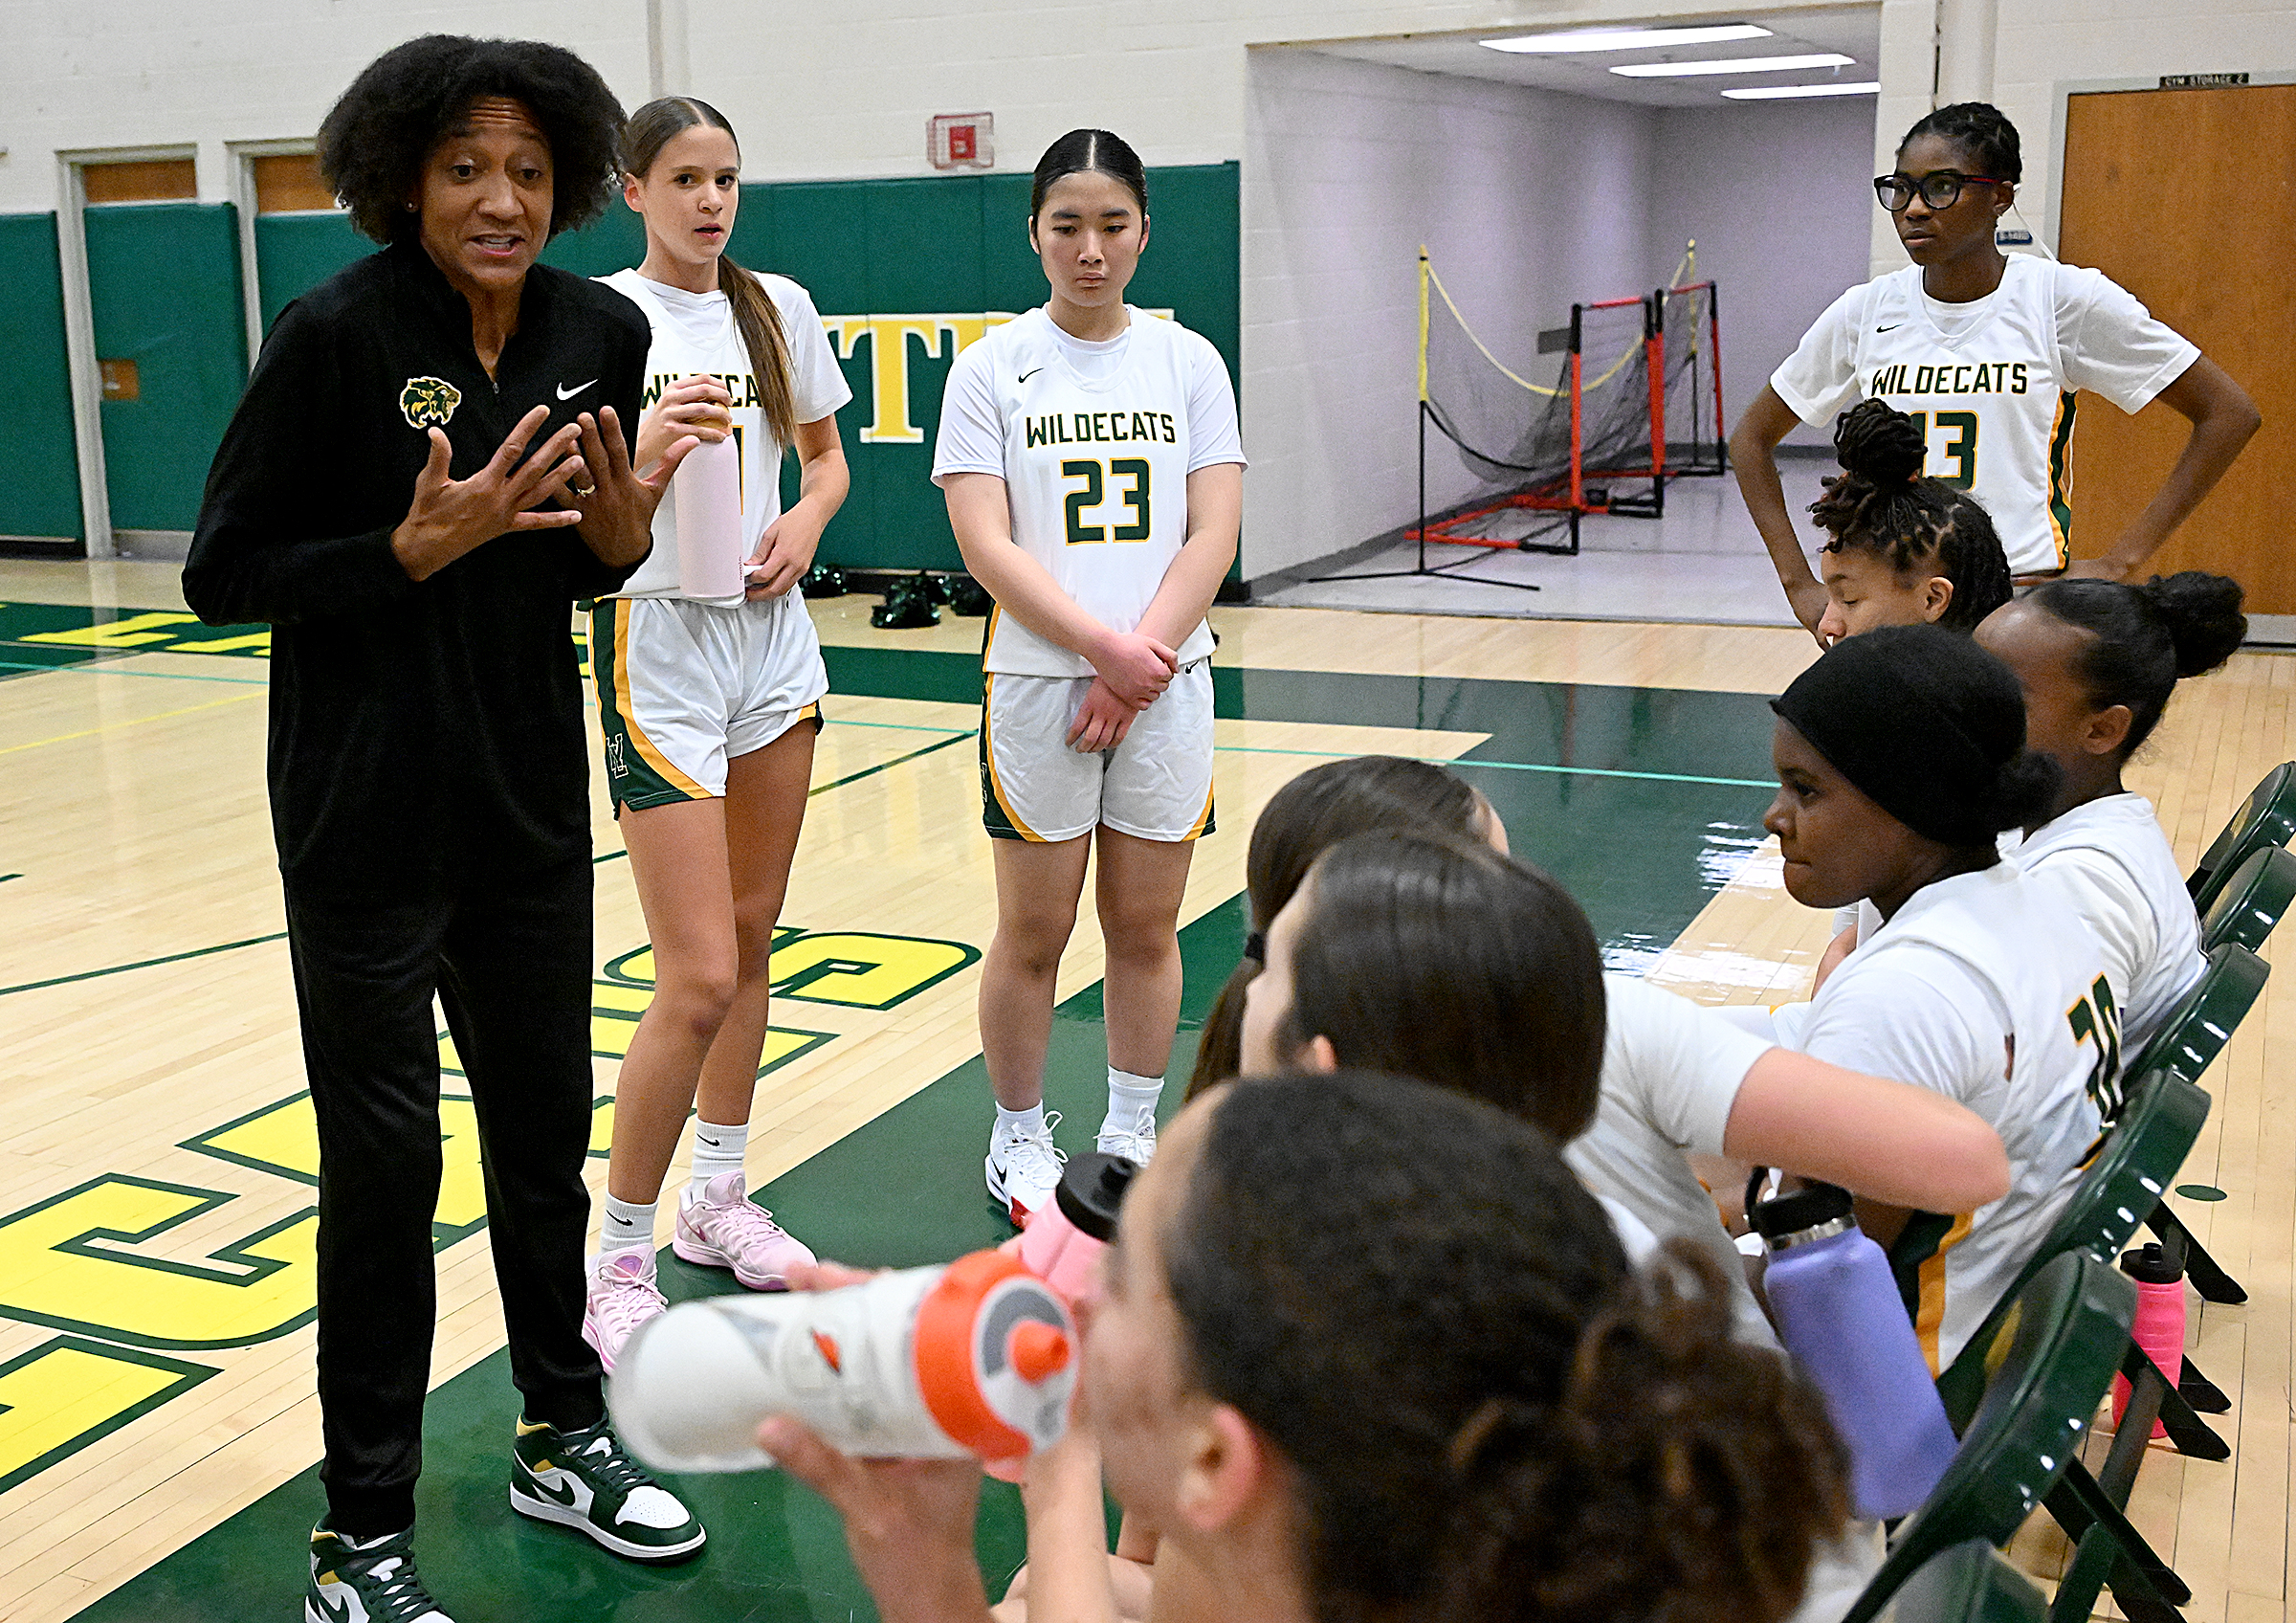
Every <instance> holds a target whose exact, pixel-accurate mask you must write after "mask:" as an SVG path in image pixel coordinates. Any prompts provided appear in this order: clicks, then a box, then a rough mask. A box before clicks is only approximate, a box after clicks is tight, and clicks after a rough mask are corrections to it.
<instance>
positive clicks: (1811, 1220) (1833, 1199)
mask: <svg viewBox="0 0 2296 1623" xmlns="http://www.w3.org/2000/svg"><path fill="white" fill-rule="evenodd" d="M1849 1212H1850V1197H1849V1191H1848V1190H1847V1189H1842V1188H1839V1187H1837V1186H1836V1185H1833V1184H1812V1185H1810V1186H1809V1187H1808V1188H1806V1189H1796V1190H1795V1191H1794V1192H1793V1193H1792V1194H1781V1195H1778V1196H1777V1197H1776V1198H1775V1199H1772V1200H1765V1201H1760V1202H1757V1203H1756V1204H1755V1209H1754V1212H1753V1217H1754V1227H1755V1233H1756V1234H1760V1235H1761V1236H1762V1238H1764V1239H1766V1240H1774V1239H1777V1237H1778V1236H1779V1235H1781V1234H1800V1233H1801V1232H1802V1231H1803V1230H1805V1229H1815V1228H1817V1227H1818V1226H1819V1225H1820V1224H1821V1223H1832V1222H1836V1221H1839V1220H1840V1219H1842V1218H1843V1217H1846V1216H1848V1215H1849Z"/></svg>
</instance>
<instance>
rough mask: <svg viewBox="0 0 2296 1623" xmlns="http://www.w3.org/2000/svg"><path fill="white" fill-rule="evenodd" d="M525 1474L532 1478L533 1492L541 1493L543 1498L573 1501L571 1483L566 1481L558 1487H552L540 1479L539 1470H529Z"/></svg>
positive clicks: (567, 1502)
mask: <svg viewBox="0 0 2296 1623" xmlns="http://www.w3.org/2000/svg"><path fill="white" fill-rule="evenodd" d="M527 1475H528V1476H529V1477H531V1478H533V1487H534V1490H535V1492H537V1493H539V1494H541V1496H542V1497H543V1498H544V1499H554V1500H556V1501H558V1502H559V1503H561V1504H572V1503H573V1502H574V1484H573V1483H571V1482H567V1483H564V1484H563V1485H562V1486H559V1487H552V1486H551V1485H550V1484H549V1483H548V1482H545V1481H543V1480H542V1478H541V1474H540V1473H539V1472H532V1471H530V1472H528V1473H527Z"/></svg>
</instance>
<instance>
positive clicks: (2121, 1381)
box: [2112, 1242, 2184, 1437]
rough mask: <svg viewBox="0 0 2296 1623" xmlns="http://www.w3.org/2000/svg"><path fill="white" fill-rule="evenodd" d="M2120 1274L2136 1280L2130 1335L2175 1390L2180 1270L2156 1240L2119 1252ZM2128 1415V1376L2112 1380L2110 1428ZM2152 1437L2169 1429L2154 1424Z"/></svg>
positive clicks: (2179, 1357) (2179, 1359)
mask: <svg viewBox="0 0 2296 1623" xmlns="http://www.w3.org/2000/svg"><path fill="white" fill-rule="evenodd" d="M2121 1272H2122V1273H2124V1274H2126V1275H2128V1276H2129V1277H2130V1278H2131V1279H2134V1280H2135V1281H2136V1323H2134V1324H2133V1325H2131V1326H2130V1332H2129V1333H2130V1335H2131V1336H2133V1337H2135V1338H2136V1345H2138V1346H2141V1347H2143V1348H2144V1349H2145V1351H2146V1352H2148V1353H2150V1354H2151V1355H2152V1362H2153V1363H2155V1364H2157V1365H2159V1366H2160V1372H2161V1373H2162V1374H2164V1375H2166V1376H2167V1377H2168V1378H2169V1385H2170V1386H2172V1387H2173V1386H2175V1384H2176V1383H2177V1381H2178V1380H2179V1379H2180V1378H2181V1377H2182V1376H2183V1374H2184V1270H2183V1269H2181V1268H2179V1267H2177V1266H2176V1259H2175V1257H2173V1256H2170V1255H2169V1254H2168V1253H2167V1252H2165V1251H2163V1250H2162V1249H2161V1248H2160V1246H2159V1244H2158V1243H2157V1242H2154V1243H2149V1244H2146V1245H2141V1246H2139V1247H2137V1248H2136V1249H2135V1250H2134V1251H2124V1252H2122V1253H2121ZM2127 1412H2129V1378H2128V1377H2127V1376H2126V1375H2115V1376H2114V1377H2113V1378H2112V1425H2113V1429H2114V1430H2115V1431H2118V1430H2119V1429H2120V1425H2121V1416H2122V1415H2124V1414H2126V1413H2127ZM2152 1434H2153V1435H2154V1436H2156V1437H2165V1436H2167V1435H2168V1434H2169V1429H2168V1428H2167V1427H2166V1426H2163V1425H2162V1424H2161V1423H2160V1422H2159V1421H2157V1420H2155V1421H2153V1422H2152Z"/></svg>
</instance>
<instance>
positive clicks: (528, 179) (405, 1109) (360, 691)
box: [184, 34, 703, 1623]
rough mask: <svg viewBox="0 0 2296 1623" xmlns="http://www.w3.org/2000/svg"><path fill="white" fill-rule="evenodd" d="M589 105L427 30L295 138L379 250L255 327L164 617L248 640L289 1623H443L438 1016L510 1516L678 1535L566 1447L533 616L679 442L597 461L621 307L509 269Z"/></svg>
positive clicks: (593, 1364)
mask: <svg viewBox="0 0 2296 1623" xmlns="http://www.w3.org/2000/svg"><path fill="white" fill-rule="evenodd" d="M621 125H622V110H621V108H620V106H619V105H618V104H617V103H616V102H615V100H614V97H613V94H612V93H611V92H610V91H609V90H607V87H606V84H605V82H604V81H603V80H601V79H600V78H599V77H598V75H597V73H596V72H595V71H594V70H593V69H591V68H590V66H589V65H588V64H587V63H585V62H584V61H583V60H582V59H581V58H580V57H578V56H574V55H573V54H572V53H570V52H567V51H564V50H562V49H561V48H559V47H557V46H554V45H543V44H537V43H532V42H526V41H517V40H476V39H464V38H457V37H453V36H449V35H443V34H433V35H431V36H428V37H425V38H421V39H415V40H411V41H409V42H408V43H407V44H405V45H402V46H399V47H398V48H397V49H395V50H392V51H390V52H387V53H386V54H385V55H384V56H382V57H380V58H379V59H378V60H376V61H375V62H374V63H372V64H371V65H370V66H369V67H368V68H367V69H366V70H365V71H364V73H362V74H361V75H360V76H359V78H357V80H356V81H354V82H353V83H352V85H351V87H350V88H349V89H348V90H347V91H345V92H344V93H343V95H342V100H339V101H338V102H337V103H336V104H335V108H334V110H333V111H332V112H331V113H329V114H328V115H327V119H326V122H325V123H324V124H323V125H322V126H321V128H320V141H319V149H320V167H321V170H322V171H323V172H324V174H325V175H326V177H327V179H328V181H329V183H330V184H331V185H332V186H333V187H334V188H335V190H336V193H337V195H338V196H340V197H341V198H342V202H343V204H344V205H345V207H346V208H348V209H349V211H350V214H351V219H352V221H353V223H354V224H356V225H357V226H358V228H359V229H360V230H361V231H362V232H364V233H366V234H367V235H368V236H370V237H373V238H374V239H375V240H376V241H378V242H381V243H382V244H384V247H383V250H382V252H380V253H378V254H374V255H371V256H368V257H366V258H364V259H362V260H360V261H358V262H357V263H355V264H352V265H351V266H349V267H348V268H346V269H345V270H343V271H342V272H341V273H340V274H338V275H337V276H335V277H333V278H329V279H328V280H327V281H325V282H323V283H321V284H320V286H318V287H316V288H314V289H313V290H312V291H310V292H309V293H306V294H305V295H303V297H302V298H300V299H298V300H296V301H295V302H294V303H292V304H290V305H289V306H288V307H287V308H286V309H285V310H283V311H282V312H280V315H279V318H278V321H277V322H276V324H275V325H274V326H273V328H272V330H271V333H270V335H269V337H268V338H267V339H266V341H265V343H264V345H263V351H262V355H261V357H260V358H259V359H258V361H257V362H256V365H255V368H254V375H253V376H252V377H251V378H250V379H249V382H248V388H247V393H246V395H245V397H244V398H243V399H242V400H241V402H240V405H239V409H238V411H237V413H236V414H235V415H234V416H233V417H232V425H231V428H230V430H229V431H228V432H227V433H226V434H225V436H224V441H223V445H222V448H221V449H220V450H219V451H218V452H217V453H216V456H215V463H214V467H213V469H212V471H211V472H210V475H209V479H208V488H207V495H206V499H205V501H204V503H203V505H202V507H201V511H200V518H199V528H198V532H197V534H196V536H195V538H194V540H193V544H192V548H191V554H190V557H189V559H188V562H187V563H186V565H185V567H184V595H185V599H186V601H187V602H188V603H189V605H190V606H191V608H192V609H194V610H195V611H197V612H198V613H199V615H200V616H201V618H203V619H205V620H206V621H208V622H209V623H210V624H215V625H220V624H227V623H240V622H250V621H263V622H269V623H270V624H271V625H272V626H273V627H274V628H275V631H274V637H273V645H272V682H271V747H270V782H271V803H272V821H273V828H274V833H275V834H276V840H277V845H278V852H279V871H280V877H281V880H282V883H283V887H284V890H285V893H286V895H285V900H286V913H287V934H288V945H289V952H290V955H291V958H292V962H293V964H294V969H295V986H296V1000H297V1005H298V1011H299V1013H300V1018H301V1025H302V1037H303V1055H304V1067H305V1070H306V1073H307V1075H308V1077H309V1080H310V1088H311V1104H312V1109H313V1112H314V1114H315V1115H316V1117H317V1119H318V1131H319V1146H320V1174H319V1212H320V1227H319V1236H318V1273H319V1392H320V1408H321V1412H322V1417H323V1424H324V1434H325V1444H326V1460H325V1464H324V1466H323V1468H322V1470H321V1473H320V1475H321V1479H322V1480H323V1481H324V1482H325V1484H326V1492H327V1513H326V1518H325V1520H324V1521H322V1522H321V1523H320V1525H319V1526H318V1527H317V1528H316V1529H315V1530H314V1532H313V1533H312V1537H311V1551H310V1562H311V1564H310V1570H309V1580H308V1588H307V1590H306V1591H305V1601H304V1613H305V1616H306V1617H307V1618H311V1619H318V1618H322V1617H325V1618H337V1619H358V1620H368V1619H372V1620H388V1623H417V1620H420V1623H445V1620H446V1613H445V1612H444V1611H443V1609H441V1608H440V1607H439V1606H438V1605H437V1604H436V1603H435V1602H434V1601H432V1600H431V1597H430V1595H429V1593H428V1592H427V1591H426V1590H424V1588H423V1584H422V1580H421V1578H420V1576H419V1575H418V1574H417V1572H416V1570H415V1566H414V1558H413V1549H412V1542H411V1541H412V1537H413V1527H414V1481H415V1477H416V1474H417V1473H418V1471H419V1470H420V1467H421V1436H422V1414H423V1399H424V1394H425V1391H426V1389H427V1387H428V1378H429V1374H430V1364H431V1324H432V1323H433V1321H434V1319H435V1317H436V1311H435V1309H436V1285H435V1279H434V1277H433V1264H432V1251H431V1216H432V1213H433V1212H434V1211H435V1210H436V1208H437V1204H438V1192H439V1179H440V1170H441V1167H440V1161H441V1158H440V1149H439V1145H440V1133H439V1120H438V1091H439V1075H438V1073H439V1043H438V1039H437V1032H436V1028H435V1026H434V1024H433V1017H432V1014H431V1001H432V999H433V997H435V998H436V999H437V1000H438V1002H439V1003H440V1004H441V1005H442V1006H443V1007H444V1009H445V1012H446V1017H447V1024H448V1027H449V1029H450V1030H451V1031H452V1033H453V1041H454V1051H455V1053H456V1055H457V1056H459V1057H458V1062H459V1064H460V1065H461V1067H462V1069H463V1071H464V1072H465V1074H466V1078H467V1080H466V1086H467V1089H468V1091H469V1093H470V1095H471V1097H472V1099H473V1101H474V1102H475V1108H476V1111H477V1120H478V1129H479V1140H480V1148H481V1154H482V1156H483V1159H484V1161H485V1165H486V1186H487V1209H488V1220H489V1224H490V1228H491V1235H490V1237H491V1240H492V1244H493V1250H494V1256H495V1265H496V1274H497V1279H498V1281H499V1284H500V1290H501V1298H502V1312H503V1320H504V1323H505V1325H506V1328H507V1330H508V1335H509V1343H510V1361H511V1369H512V1375H513V1379H514V1381H515V1382H516V1384H517V1386H518V1388H519V1392H520V1394H521V1398H522V1401H523V1407H524V1413H523V1415H522V1417H520V1419H519V1424H518V1426H517V1428H516V1431H515V1434H514V1435H513V1436H512V1437H510V1438H506V1441H509V1442H510V1444H511V1448H510V1451H509V1452H510V1455H511V1458H510V1462H509V1468H510V1478H511V1481H510V1498H511V1503H512V1505H513V1507H514V1508H516V1509H518V1510H519V1511H521V1512H523V1513H524V1514H526V1515H528V1516H533V1517H537V1518H540V1519H542V1520H547V1521H552V1522H558V1523H564V1524H567V1525H570V1526H572V1527H574V1528H575V1529H577V1530H579V1531H581V1532H583V1533H585V1534H587V1535H588V1536H589V1537H590V1538H592V1539H594V1540H596V1541H597V1542H598V1543H599V1544H601V1545H605V1546H606V1547H607V1548H608V1549H610V1550H612V1551H614V1552H615V1553H617V1554H620V1555H623V1556H627V1557H629V1558H631V1559H633V1560H639V1561H657V1562H658V1561H673V1560H677V1559H680V1558H682V1557H684V1556H687V1555H690V1554H692V1553H693V1552H695V1550H697V1549H699V1548H700V1547H701V1545H702V1542H703V1534H702V1530H701V1527H700V1525H699V1524H698V1523H696V1522H695V1519H694V1517H693V1515H692V1514H691V1513H690V1512H689V1511H688V1510H687V1509H686V1507H685V1506H684V1505H683V1504H681V1503H680V1502H679V1501H677V1500H676V1499H675V1498H673V1496H672V1495H671V1494H670V1493H669V1492H668V1491H667V1490H665V1489H663V1488H662V1487H660V1486H658V1485H656V1484H655V1483H653V1482H652V1481H651V1479H650V1478H647V1477H646V1475H645V1474H644V1473H643V1472H642V1471H641V1470H639V1469H638V1467H637V1466H635V1465H634V1464H632V1463H631V1462H630V1460H629V1456H627V1455H625V1454H624V1453H623V1451H622V1447H621V1444H620V1443H619V1442H618V1441H617V1440H616V1439H615V1437H614V1435H613V1434H612V1432H611V1431H610V1430H609V1429H608V1428H607V1423H606V1413H605V1407H604V1404H603V1401H602V1393H601V1385H602V1376H601V1371H600V1368H599V1364H598V1359H597V1355H596V1354H595V1353H594V1352H592V1351H591V1349H590V1348H589V1346H588V1345H586V1344H585V1342H584V1341H583V1338H582V1315H583V1300H584V1289H583V1240H584V1234H585V1229H586V1227H587V1218H588V1214H589V1194H588V1190H587V1189H586V1188H585V1185H584V1182H583V1166H584V1158H585V1153H586V1151H587V1147H588V1143H589V1134H590V1103H591V1076H590V1054H589V1048H590V1039H589V1002H590V998H589V979H590V952H591V942H590V887H591V867H590V834H589V796H588V778H587V763H586V749H587V746H586V743H585V736H584V730H583V719H582V695H581V687H580V683H579V678H578V676H577V672H576V665H575V658H574V651H573V647H572V645H571V643H570V641H569V639H568V637H567V614H568V609H569V606H570V605H571V604H572V603H573V602H574V601H575V600H576V599H578V598H591V597H597V596H601V595H603V594H605V593H607V592H610V591H612V590H614V589H616V588H618V587H619V586H620V585H621V584H622V582H623V581H624V580H625V579H627V578H628V576H629V572H630V570H631V569H632V568H633V567H635V566H636V565H637V564H638V563H639V561H640V560H642V559H643V558H644V557H645V556H646V553H647V550H648V547H649V545H651V522H652V519H653V511H654V508H655V506H656V504H657V503H658V502H659V500H660V499H661V492H662V489H663V488H664V486H665V485H666V484H667V482H668V480H669V477H670V474H671V471H672V470H673V468H674V467H675V466H676V464H677V462H678V460H679V458H680V457H681V456H684V455H685V453H686V452H687V451H688V450H690V449H691V448H692V447H693V445H694V443H695V441H694V440H693V439H692V438H690V437H689V438H685V439H681V440H680V441H678V443H677V444H675V445H673V446H672V447H670V448H669V449H668V450H667V451H666V452H665V454H664V455H663V456H662V457H661V460H660V464H659V466H658V467H657V468H656V469H655V470H653V471H652V472H651V475H650V476H649V477H648V478H639V477H638V475H637V474H636V473H635V472H634V471H633V470H632V468H631V466H630V458H629V448H628V444H627V441H626V439H625V437H624V426H623V425H625V424H629V425H632V426H633V427H634V425H635V424H636V422H637V419H638V414H639V404H640V389H641V383H642V377H643V372H644V367H645V364H646V349H647V343H648V332H647V325H646V320H645V318H644V317H643V316H642V315H640V314H639V312H638V311H637V309H636V308H635V307H634V306H633V305H631V304H630V302H629V300H627V299H625V298H623V297H622V295H620V294H619V293H616V292H614V291H613V290H612V289H610V288H607V287H604V286H601V285H600V284H598V283H596V282H592V281H588V280H585V279H584V278H578V277H572V276H568V275H566V274H564V273H563V272H560V271H555V270H551V269H548V268H545V267H542V266H539V265H537V264H536V263H535V258H536V256H537V255H539V254H540V253H541V250H542V247H543V245H544V244H545V243H547V242H548V241H549V240H550V238H551V236H552V235H553V234H555V233H558V232H560V231H563V230H567V229H569V228H572V227H577V226H580V225H582V224H584V223H585V221H587V220H590V219H592V218H594V217H595V216H596V215H597V213H598V211H599V210H600V209H601V208H602V207H603V206H604V204H605V200H606V197H607V185H608V182H609V181H610V179H611V177H612V175H613V172H614V151H615V143H616V140H617V138H618V136H619V134H620V130H621Z"/></svg>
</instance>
